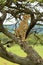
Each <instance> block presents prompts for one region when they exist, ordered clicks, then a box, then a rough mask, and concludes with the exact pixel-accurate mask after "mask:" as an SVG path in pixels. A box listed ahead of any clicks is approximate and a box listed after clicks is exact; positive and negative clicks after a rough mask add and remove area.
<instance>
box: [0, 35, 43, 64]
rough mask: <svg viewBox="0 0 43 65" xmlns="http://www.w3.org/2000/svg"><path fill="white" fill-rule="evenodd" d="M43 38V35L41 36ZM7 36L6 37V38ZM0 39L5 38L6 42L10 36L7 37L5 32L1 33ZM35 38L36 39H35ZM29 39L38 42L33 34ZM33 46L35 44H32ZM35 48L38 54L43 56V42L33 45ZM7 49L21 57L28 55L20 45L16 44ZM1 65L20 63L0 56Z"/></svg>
mask: <svg viewBox="0 0 43 65" xmlns="http://www.w3.org/2000/svg"><path fill="white" fill-rule="evenodd" d="M40 37H41V38H43V37H42V36H40ZM4 38H5V39H4ZM0 39H2V40H3V39H4V40H5V41H4V40H3V42H6V39H7V40H9V39H8V37H6V36H5V35H4V34H0ZM33 39H34V40H33ZM29 41H31V42H30V43H35V42H36V39H35V38H34V36H33V35H31V36H30V38H29ZM32 46H33V45H32ZM33 48H34V49H35V50H36V51H37V52H38V54H39V55H40V56H41V57H42V58H43V45H41V44H38V45H37V44H36V45H34V46H33ZM7 50H8V51H9V52H12V53H15V54H16V55H18V56H20V57H25V56H26V53H24V52H23V50H21V48H20V46H19V45H17V44H16V45H14V46H13V47H11V48H7ZM0 65H18V64H15V63H12V62H10V61H8V60H6V59H3V58H1V57H0Z"/></svg>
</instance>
